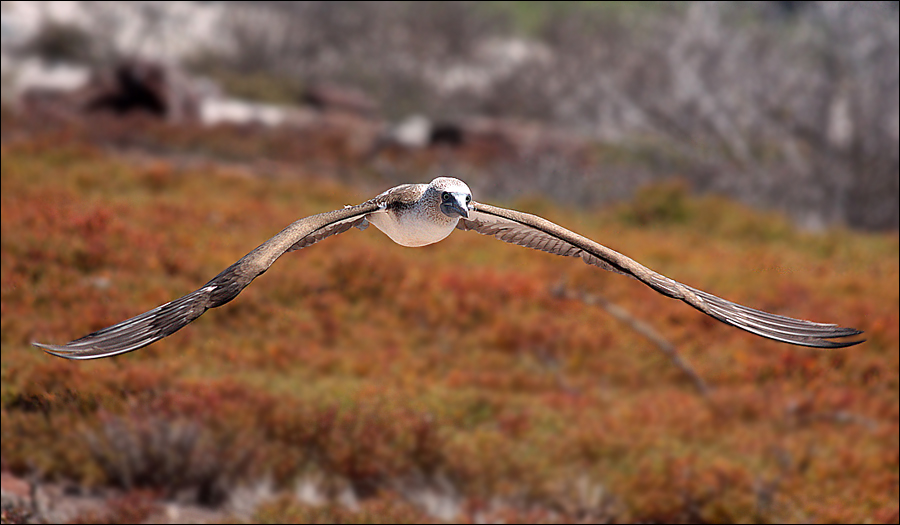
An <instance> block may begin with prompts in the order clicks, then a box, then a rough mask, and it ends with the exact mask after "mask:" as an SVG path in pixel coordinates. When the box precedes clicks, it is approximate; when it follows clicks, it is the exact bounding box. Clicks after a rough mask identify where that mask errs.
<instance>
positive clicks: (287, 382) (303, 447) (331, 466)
mask: <svg viewBox="0 0 900 525" xmlns="http://www.w3.org/2000/svg"><path fill="white" fill-rule="evenodd" d="M6 133H7V130H6V129H4V134H6ZM173 133H174V134H176V135H179V137H178V138H177V139H176V138H172V137H167V138H162V137H158V140H160V141H164V140H172V141H175V140H181V141H184V143H191V140H195V142H194V143H191V144H193V145H192V147H196V148H197V149H203V148H207V149H210V150H215V151H221V149H227V148H231V147H234V148H235V150H236V151H243V150H251V151H255V150H253V148H263V147H271V148H280V147H281V145H280V143H277V144H269V145H268V146H266V145H265V144H260V143H259V142H253V141H250V140H246V137H242V136H235V135H233V134H232V135H229V134H228V133H226V132H225V131H216V132H212V133H211V134H209V135H203V136H200V135H197V136H196V137H193V139H192V138H191V136H188V135H189V134H190V132H189V131H177V132H173ZM122 136H123V137H128V136H129V135H128V132H125V131H123V135H122ZM151 136H152V135H151ZM41 137H42V136H38V138H34V139H29V140H27V141H21V142H18V143H15V144H13V143H11V142H7V144H6V145H5V146H3V148H2V197H0V199H2V253H0V264H2V303H0V306H2V445H0V453H2V463H3V465H4V468H7V469H9V470H11V471H13V472H15V473H17V474H25V473H33V474H36V475H38V476H39V477H40V478H42V479H48V480H49V479H68V480H74V481H76V482H79V483H81V484H84V485H87V486H94V487H102V486H117V487H121V488H122V489H125V490H126V491H130V492H127V493H126V494H127V495H126V496H124V498H126V499H127V498H131V499H133V500H135V501H137V502H139V503H141V504H140V505H138V504H136V503H134V504H133V502H132V503H127V502H126V503H127V504H126V503H121V505H120V507H121V509H120V510H119V511H116V512H114V513H113V517H111V518H102V519H107V520H118V521H122V522H124V521H123V520H130V521H138V520H140V519H142V517H145V515H149V513H151V512H153V510H154V507H153V504H152V498H156V497H167V498H175V497H184V494H185V492H190V493H191V494H192V496H191V497H192V498H193V499H194V500H196V501H199V502H203V503H207V504H215V503H217V502H219V501H222V500H223V499H224V498H226V497H227V494H228V493H229V491H230V490H231V489H233V487H235V486H239V485H242V484H251V483H254V482H255V481H256V480H260V479H273V480H274V481H275V483H276V486H277V487H279V488H284V489H291V488H292V487H293V486H294V484H295V483H296V482H297V480H298V479H302V478H304V477H305V476H310V475H315V476H319V477H320V479H323V480H325V481H324V482H323V483H324V486H326V487H328V486H332V487H338V486H345V487H349V490H351V491H352V493H353V494H354V495H355V496H356V497H357V498H359V503H358V508H356V509H352V508H348V507H345V506H341V505H339V504H337V503H335V502H334V500H333V499H331V497H332V496H334V494H331V493H329V491H328V490H327V489H323V491H324V492H325V496H326V497H327V499H328V503H326V504H325V505H324V506H319V507H315V506H309V505H302V504H300V503H297V502H296V501H294V500H293V499H292V498H287V497H284V498H281V499H278V500H276V501H274V502H271V503H269V504H267V505H265V506H263V507H262V508H260V509H259V510H258V514H257V516H256V519H259V520H262V521H270V522H271V521H285V520H296V521H309V522H347V521H366V522H379V521H383V522H398V523H402V522H419V521H423V520H427V519H433V518H430V517H429V516H428V515H427V514H425V513H424V511H423V510H422V509H421V508H420V507H419V506H416V505H414V504H412V503H410V501H409V500H408V498H407V497H406V495H405V492H404V490H403V487H404V486H406V485H404V484H409V483H411V481H410V480H419V481H417V482H415V484H416V486H422V487H425V486H429V487H431V486H433V487H444V489H443V490H444V491H445V492H446V493H447V494H451V495H452V497H453V498H454V501H456V502H457V506H458V509H457V510H458V515H457V518H458V519H461V520H470V521H475V520H477V519H482V520H490V521H497V520H502V521H505V522H531V521H547V522H554V521H567V520H571V519H580V520H588V521H591V520H616V521H671V520H674V521H703V522H713V521H716V522H723V521H750V520H756V521H799V520H803V521H857V520H882V521H896V516H897V498H898V489H897V487H898V484H897V483H898V455H897V439H898V412H900V402H898V366H900V363H898V359H900V352H898V347H900V344H898V329H897V326H898V318H900V315H898V311H900V307H898V239H897V236H896V235H895V234H894V235H862V234H854V233H850V232H846V231H831V232H828V233H827V234H821V235H811V234H804V233H799V232H797V231H795V230H793V229H792V228H790V227H789V226H786V225H785V223H784V221H783V220H782V219H781V218H778V217H772V216H766V215H760V214H758V213H754V212H751V211H748V210H745V209H742V208H740V207H737V206H735V205H733V204H731V203H727V202H724V201H721V200H717V199H703V200H696V199H691V198H688V197H686V196H683V195H681V196H679V197H678V199H677V209H674V210H673V209H670V208H667V203H668V202H669V198H668V197H665V195H669V194H670V193H671V192H672V191H675V192H676V194H677V191H678V190H677V188H676V189H672V188H663V189H660V190H657V191H656V192H649V193H646V194H645V195H644V196H642V197H640V198H639V199H647V200H648V201H647V202H641V201H639V202H638V203H636V204H635V206H634V208H633V210H634V211H633V212H632V213H626V212H625V211H623V210H624V209H625V208H623V209H620V210H609V211H605V212H602V213H590V214H588V213H585V214H576V213H573V212H571V211H562V210H555V209H554V208H552V207H551V206H550V205H549V204H546V203H545V204H544V205H543V206H544V207H545V210H546V211H544V212H543V213H545V214H546V215H548V216H550V218H552V219H555V220H558V221H559V222H561V223H563V224H565V225H568V226H570V227H571V228H572V229H575V230H577V231H581V232H584V233H585V234H587V235H589V236H591V237H593V238H595V239H597V240H598V241H600V242H605V243H606V244H608V245H610V246H611V247H613V248H615V249H618V250H621V251H623V252H625V253H626V254H628V255H630V256H632V257H634V258H636V259H638V260H641V261H643V262H645V263H646V264H648V265H649V266H651V267H653V268H655V269H657V270H659V271H662V272H664V273H666V274H668V275H671V276H672V277H674V278H676V279H679V280H681V281H684V282H686V283H689V284H691V285H693V286H696V287H699V288H702V289H706V290H709V291H711V292H713V293H716V294H719V295H722V296H724V297H727V298H729V299H732V300H736V301H739V302H742V303H745V304H750V305H755V306H759V307H761V308H769V309H773V310H776V311H778V312H781V313H784V314H787V315H791V316H795V317H802V318H812V319H815V320H821V321H832V322H839V323H841V324H843V325H848V326H856V327H858V328H861V329H864V330H866V336H867V337H868V339H869V340H868V342H867V343H865V344H864V345H861V346H857V347H853V348H850V349H846V350H839V351H832V352H821V351H815V350H810V349H805V348H795V347H789V346H785V345H782V344H778V343H775V342H770V341H766V340H762V339H759V338H756V337H754V336H752V335H749V334H747V333H744V332H741V331H739V330H736V329H733V328H730V327H727V326H724V325H721V324H720V323H716V322H711V321H710V320H709V319H708V318H706V317H705V316H703V315H701V314H699V313H697V312H694V311H692V310H691V309H690V308H688V307H687V306H685V305H683V304H681V303H678V302H676V301H671V300H668V299H666V298H664V297H660V296H658V295H657V294H655V293H654V292H653V291H651V290H648V289H646V288H644V287H642V286H641V285H639V284H638V283H636V282H634V281H632V280H629V279H624V278H621V277H618V276H615V275H612V274H606V273H604V272H601V271H599V270H597V269H596V268H592V267H587V266H585V265H582V264H580V263H579V262H578V261H574V260H567V259H564V258H559V257H551V256H549V255H546V254H543V253H538V252H533V251H530V250H524V249H521V248H517V247H513V246H509V245H505V244H503V243H499V242H497V241H495V240H492V239H488V238H483V237H480V236H477V235H474V234H465V233H462V232H457V233H455V234H453V235H452V236H451V237H450V238H449V239H447V240H446V241H444V242H442V243H440V244H438V245H435V246H433V247H428V248H424V249H419V250H409V249H405V248H401V247H399V246H396V245H393V244H392V243H391V242H390V241H389V240H388V239H386V238H385V237H384V236H382V235H380V234H379V233H378V232H377V231H375V230H374V229H372V230H369V231H366V232H365V233H359V232H356V231H352V232H349V233H347V234H346V235H343V236H340V237H337V238H335V239H329V240H328V241H327V242H323V243H321V244H320V245H316V246H315V247H311V248H308V249H305V250H302V251H300V252H298V253H292V254H288V255H286V256H285V257H284V258H283V259H282V260H280V261H279V262H278V263H277V264H276V265H275V267H274V268H272V270H271V271H270V272H268V273H267V274H266V275H264V276H262V277H261V278H259V279H258V280H257V281H256V282H255V283H254V284H253V285H252V286H251V287H249V288H248V289H247V290H245V291H244V293H242V294H241V296H240V297H239V298H238V299H236V300H235V301H233V302H232V303H230V304H228V305H227V306H225V307H223V308H221V309H218V310H214V311H210V312H208V313H207V314H206V315H205V316H204V317H203V318H201V319H200V320H198V321H197V322H195V323H193V324H192V325H191V326H189V327H187V328H185V329H184V330H182V331H181V332H179V333H178V334H175V335H173V336H172V337H170V338H168V339H166V340H164V341H161V342H159V343H157V344H155V345H153V346H151V347H149V348H146V349H143V350H140V351H138V352H134V353H132V354H128V355H124V356H120V357H117V358H115V359H110V360H104V361H98V362H69V361H63V360H59V359H56V358H53V357H50V356H47V355H45V354H43V353H42V352H40V351H39V350H37V349H35V348H33V347H31V346H30V344H29V343H30V342H31V341H32V340H40V341H46V342H65V341H67V340H70V339H73V338H75V337H78V336H81V335H83V334H85V333H87V332H89V331H91V330H95V329H98V328H101V327H104V326H107V325H109V324H112V323H114V322H117V321H120V320H122V319H124V318H126V317H128V316H131V315H134V314H137V313H140V312H143V311H145V310H147V309H149V308H152V307H154V306H156V305H158V304H161V303H163V302H165V301H168V300H170V299H172V298H175V297H178V296H180V295H182V294H184V293H186V292H188V291H190V290H193V289H194V288H195V287H196V286H198V285H200V284H202V283H203V282H205V281H206V280H207V279H208V278H210V277H212V276H213V275H215V274H216V273H217V272H219V271H220V270H221V269H222V268H224V267H226V266H227V265H228V264H230V263H232V262H233V261H235V260H236V259H237V258H238V257H240V256H242V255H243V254H244V253H246V252H248V251H249V250H250V249H252V248H253V247H255V246H256V245H257V244H259V243H260V242H262V241H264V240H265V239H267V238H268V237H269V236H271V235H272V234H274V233H275V232H277V231H278V230H279V229H280V228H282V227H283V226H285V225H286V224H288V223H290V222H291V221H293V220H295V219H296V218H298V217H302V216H305V215H308V214H311V213H315V212H320V211H325V210H328V209H334V208H337V207H339V206H341V205H343V204H346V203H350V202H357V201H360V200H362V199H364V198H367V197H368V196H369V195H368V194H358V193H355V192H354V191H353V190H352V189H351V188H349V187H344V186H340V185H337V184H335V183H333V182H329V181H326V180H320V179H317V178H290V177H276V178H271V179H269V178H256V177H246V176H245V174H246V173H245V171H243V169H242V168H240V167H234V168H227V167H221V166H216V165H204V164H178V163H176V162H170V161H167V160H160V159H152V160H150V161H147V160H142V159H131V160H122V159H121V158H117V157H115V156H113V155H111V154H107V153H103V152H102V151H100V150H98V149H95V148H94V147H92V146H89V145H85V142H82V141H81V140H80V139H77V138H73V137H68V136H60V134H56V135H54V136H53V139H52V140H50V139H47V138H41ZM123 140H124V139H123ZM142 140H150V139H148V138H146V137H144V138H143V139H142ZM154 140H156V139H154ZM259 140H261V141H263V142H264V141H266V140H270V139H268V138H265V137H263V138H262V139H259ZM271 140H273V141H274V140H276V139H275V138H271ZM278 140H287V139H285V138H284V137H279V138H278ZM302 142H303V141H302V140H300V141H299V143H302ZM296 144H297V143H295V142H291V143H290V144H289V145H286V146H285V147H286V148H297V147H298V146H297V145H296ZM316 155H318V159H319V160H321V159H322V158H323V157H327V156H328V155H334V156H335V157H341V155H342V153H341V152H340V151H337V152H335V151H331V153H322V152H317V153H316ZM298 158H299V157H298ZM310 166H311V165H309V164H307V165H300V166H299V167H298V170H299V171H300V172H302V173H309V172H312V171H314V170H315V169H316V168H315V167H310ZM666 192H669V193H666ZM660 195H663V196H664V197H665V198H663V197H660ZM482 198H483V199H484V200H485V201H488V202H489V201H490V196H482ZM673 218H674V219H673ZM635 223H638V224H640V227H635V226H633V225H634V224H635ZM685 245H687V246H691V247H692V249H691V250H687V251H686V250H684V249H683V246H685ZM563 275H565V276H567V277H568V281H569V283H570V286H578V287H581V288H583V289H585V290H588V291H596V292H599V293H602V294H603V295H604V296H605V297H607V298H608V299H609V300H611V301H615V302H617V303H619V304H622V305H623V306H625V307H627V309H628V310H629V311H630V312H631V313H632V314H633V315H635V316H637V317H639V318H641V319H643V320H644V321H646V322H647V323H650V324H651V325H653V326H654V328H655V329H656V330H657V331H659V332H660V334H662V335H663V336H664V337H666V338H667V339H668V340H669V341H671V343H672V344H673V345H675V346H676V347H677V349H678V351H679V352H680V354H681V355H682V356H683V357H684V358H685V359H687V360H689V361H690V362H691V363H692V365H693V366H694V368H695V369H696V372H697V374H698V375H699V376H701V377H702V378H703V379H704V380H705V381H706V382H707V384H708V385H709V386H710V388H711V394H710V396H709V398H708V399H704V398H703V397H701V396H699V395H698V394H697V393H696V390H695V389H694V387H693V385H692V384H691V383H690V381H688V380H687V379H686V378H685V377H684V375H683V374H682V373H681V372H680V371H679V370H677V369H676V368H675V367H674V366H672V365H671V363H670V362H669V360H668V359H667V358H666V357H665V356H664V355H663V354H661V353H660V352H658V351H657V349H656V348H655V347H654V346H653V345H652V344H651V343H648V342H647V341H646V340H645V339H644V338H642V337H641V336H640V335H639V334H636V333H634V332H632V331H630V330H629V329H628V328H626V327H625V326H624V325H622V324H620V323H618V322H617V321H616V320H615V319H613V318H611V317H610V316H609V315H607V314H606V312H605V311H603V310H602V309H600V308H598V307H592V306H588V305H585V304H582V303H579V302H577V301H567V300H563V299H559V298H557V297H555V296H554V295H553V294H552V293H551V291H550V288H551V287H552V286H553V285H555V284H556V283H557V282H558V280H559V277H560V276H563ZM398 487H399V488H398ZM447 487H450V488H447ZM144 491H151V492H144ZM147 494H152V495H153V496H152V498H151V497H150V496H147ZM448 497H450V496H448ZM131 499H129V500H128V501H131ZM123 501H125V500H123ZM117 504H118V503H117ZM117 508H118V507H117ZM126 508H133V509H136V510H134V511H133V512H134V513H136V514H134V513H132V514H128V513H126V512H125V510H123V509H126ZM97 519H101V518H100V517H98V518H97ZM110 522H113V521H110Z"/></svg>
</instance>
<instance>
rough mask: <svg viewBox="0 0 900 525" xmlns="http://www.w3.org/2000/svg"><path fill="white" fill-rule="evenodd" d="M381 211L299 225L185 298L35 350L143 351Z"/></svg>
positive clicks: (366, 208)
mask: <svg viewBox="0 0 900 525" xmlns="http://www.w3.org/2000/svg"><path fill="white" fill-rule="evenodd" d="M382 207H383V204H382V203H380V202H379V201H378V200H377V199H373V200H370V201H367V202H365V203H363V204H359V205H357V206H348V207H346V208H344V209H341V210H335V211H332V212H327V213H320V214H318V215H313V216H310V217H307V218H305V219H300V220H299V221H297V222H295V223H293V224H291V225H290V226H288V227H287V228H285V229H284V230H282V231H281V232H280V233H278V234H277V235H275V236H274V237H272V238H271V239H269V240H268V241H266V242H264V243H263V244H261V245H259V246H258V247H257V248H256V249H255V250H253V251H252V252H250V253H248V254H247V255H245V256H243V257H241V259H240V260H239V261H237V262H236V263H234V264H232V265H231V266H229V267H228V268H226V269H225V270H223V271H222V273H220V274H219V275H217V276H215V277H213V278H212V279H211V280H210V281H209V282H208V283H206V284H205V285H203V286H202V287H201V288H199V289H198V290H195V291H193V292H191V293H189V294H187V295H185V296H184V297H181V298H179V299H175V300H174V301H172V302H169V303H166V304H164V305H162V306H158V307H156V308H154V309H153V310H150V311H149V312H144V313H142V314H141V315H138V316H136V317H132V318H131V319H128V320H126V321H122V322H121V323H118V324H114V325H112V326H110V327H107V328H104V329H102V330H98V331H96V332H94V333H91V334H88V335H86V336H84V337H82V338H79V339H76V340H74V341H72V342H70V343H68V344H65V345H48V344H42V343H32V344H34V346H37V347H40V348H43V349H44V350H45V351H46V352H47V353H50V354H53V355H55V356H59V357H65V358H68V359H97V358H101V357H110V356H114V355H118V354H124V353H126V352H131V351H133V350H137V349H138V348H143V347H145V346H147V345H149V344H150V343H153V342H155V341H159V340H160V339H162V338H164V337H166V336H169V335H171V334H173V333H175V332H177V331H178V330H180V329H182V328H184V327H185V326H187V324H188V323H190V322H191V321H193V320H194V319H196V318H198V317H200V316H201V315H203V312H205V311H207V310H209V309H210V308H215V307H217V306H222V305H223V304H225V303H227V302H229V301H231V300H232V299H234V298H235V297H237V296H238V294H239V293H241V290H243V289H244V288H245V287H246V286H247V285H248V284H250V282H252V281H253V279H255V278H257V277H258V276H260V275H262V274H263V273H264V272H265V271H266V270H268V269H269V266H271V265H272V263H274V262H275V260H276V259H278V258H279V257H280V256H281V255H282V254H283V253H285V252H290V251H294V250H299V249H301V248H305V247H307V246H310V245H312V244H315V243H317V242H319V241H321V240H322V239H325V238H326V237H330V236H332V235H337V234H339V233H343V232H345V231H347V230H349V229H350V228H352V227H354V226H355V227H358V228H365V227H366V226H367V225H368V222H367V221H366V215H368V214H370V213H376V212H378V211H379V210H381V209H382Z"/></svg>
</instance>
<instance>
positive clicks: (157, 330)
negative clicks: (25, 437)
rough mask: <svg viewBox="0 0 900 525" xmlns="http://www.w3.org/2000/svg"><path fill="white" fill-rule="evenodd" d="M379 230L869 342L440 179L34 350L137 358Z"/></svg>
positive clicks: (752, 323) (381, 197) (826, 338)
mask: <svg viewBox="0 0 900 525" xmlns="http://www.w3.org/2000/svg"><path fill="white" fill-rule="evenodd" d="M370 224H372V225H374V226H375V227H376V228H377V229H378V230H380V231H382V232H383V233H384V234H386V235H387V236H388V237H390V238H391V239H392V240H393V241H394V242H396V243H397V244H400V245H402V246H409V247H419V246H426V245H429V244H434V243H436V242H438V241H441V240H443V239H445V238H446V237H447V236H449V235H450V234H451V233H452V232H453V231H454V230H457V229H458V230H464V231H468V230H471V231H475V232H477V233H480V234H483V235H489V236H493V237H495V238H497V239H499V240H501V241H504V242H507V243H511V244H516V245H519V246H525V247H528V248H533V249H536V250H541V251H544V252H548V253H551V254H555V255H561V256H564V257H578V258H580V259H581V260H582V261H584V262H585V263H587V264H590V265H593V266H598V267H600V268H602V269H605V270H609V271H612V272H615V273H619V274H624V275H626V276H629V277H632V278H634V279H636V280H638V281H640V282H642V283H644V284H645V285H647V286H649V287H650V288H652V289H654V290H656V291H657V292H659V293H661V294H663V295H666V296H668V297H671V298H674V299H679V300H681V301H683V302H685V303H687V304H688V305H690V306H692V307H694V308H696V309H697V310H700V311H701V312H703V313H705V314H707V315H709V316H711V317H713V318H715V319H717V320H719V321H721V322H723V323H726V324H729V325H731V326H734V327H737V328H740V329H742V330H746V331H747V332H750V333H753V334H756V335H758V336H762V337H766V338H769V339H774V340H776V341H781V342H784V343H790V344H794V345H801V346H808V347H815V348H843V347H848V346H852V345H855V344H859V343H861V342H863V341H862V340H857V341H832V340H831V339H837V338H845V337H850V336H855V335H859V334H862V333H863V332H862V331H860V330H857V329H855V328H844V327H840V326H837V325H835V324H827V323H816V322H812V321H805V320H801V319H794V318H791V317H785V316H781V315H776V314H772V313H768V312H764V311H761V310H756V309H753V308H749V307H747V306H743V305H740V304H737V303H733V302H731V301H728V300H725V299H722V298H720V297H717V296H715V295H712V294H710V293H707V292H704V291H701V290H698V289H696V288H692V287H690V286H687V285H685V284H682V283H680V282H677V281H675V280H673V279H670V278H668V277H666V276H664V275H661V274H659V273H657V272H655V271H653V270H651V269H649V268H647V267H646V266H644V265H642V264H640V263H638V262H636V261H635V260H633V259H631V258H629V257H627V256H625V255H622V254H621V253H619V252H616V251H614V250H612V249H610V248H607V247H606V246H603V245H601V244H599V243H597V242H595V241H592V240H590V239H588V238H586V237H583V236H581V235H578V234H577V233H575V232H572V231H570V230H567V229H565V228H563V227H562V226H559V225H558V224H556V223H553V222H551V221H549V220H547V219H544V218H542V217H538V216H536V215H532V214H529V213H524V212H520V211H516V210H511V209H507V208H500V207H496V206H492V205H489V204H483V203H480V202H476V201H474V200H473V199H472V191H471V190H470V189H469V186H468V185H466V183H465V182H463V181H461V180H459V179H456V178H453V177H438V178H436V179H434V180H432V181H431V182H430V183H428V184H402V185H400V186H396V187H394V188H391V189H389V190H387V191H384V192H382V193H380V194H378V195H377V196H375V197H374V198H372V199H369V200H367V201H365V202H363V203H362V204H357V205H355V206H345V207H344V208H342V209H338V210H334V211H329V212H325V213H320V214H317V215H311V216H309V217H306V218H304V219H300V220H298V221H296V222H294V223H292V224H290V225H289V226H287V227H286V228H284V229H283V230H281V232H279V233H278V234H276V235H275V236H274V237H272V238H270V239H269V240H267V241H266V242H264V243H262V244H261V245H259V246H258V247H256V248H255V249H254V250H253V251H251V252H250V253H248V254H247V255H245V256H243V257H241V258H240V259H239V260H238V261H237V262H235V263H234V264H232V265H231V266H229V267H228V268H225V270H223V271H222V272H221V273H219V274H218V275H216V276H215V277H213V278H212V279H210V280H209V282H207V283H206V284H204V285H203V286H201V287H200V288H198V289H197V290H195V291H193V292H191V293H189V294H187V295H185V296H183V297H180V298H178V299H175V300H173V301H170V302H168V303H166V304H163V305H161V306H158V307H156V308H154V309H152V310H150V311H147V312H144V313H142V314H140V315H138V316H135V317H132V318H131V319H127V320H125V321H122V322H120V323H117V324H114V325H112V326H109V327H107V328H103V329H101V330H98V331H96V332H93V333H90V334H88V335H85V336H84V337H81V338H78V339H75V340H74V341H71V342H69V343H67V344H64V345H51V344H43V343H37V342H34V343H32V344H33V345H34V346H36V347H38V348H41V349H43V350H44V351H46V352H47V353H49V354H52V355H55V356H59V357H64V358H68V359H97V358H103V357H111V356H115V355H119V354H124V353H127V352H132V351H134V350H137V349H139V348H143V347H145V346H147V345H149V344H151V343H154V342H156V341H159V340H160V339H163V338H165V337H168V336H170V335H172V334H173V333H175V332H177V331H178V330H180V329H182V328H184V327H185V326H187V325H188V324H189V323H191V322H192V321H194V320H195V319H197V318H198V317H200V316H201V315H202V314H203V313H204V312H206V311H207V310H209V309H210V308H216V307H219V306H222V305H224V304H226V303H228V302H230V301H231V300H232V299H234V298H235V297H237V296H238V294H239V293H241V291H242V290H243V289H244V288H245V287H246V286H247V285H249V284H250V283H251V282H252V281H253V280H254V279H256V278H257V277H259V276H260V275H262V274H263V273H265V272H266V270H268V269H269V267H270V266H271V265H272V263H274V262H275V260H276V259H278V258H279V257H281V256H282V255H283V254H285V253H287V252H292V251H296V250H300V249H302V248H307V247H309V246H312V245H313V244H316V243H318V242H320V241H322V240H324V239H326V238H328V237H331V236H334V235H338V234H340V233H344V232H346V231H348V230H350V229H352V228H357V229H359V230H365V229H366V228H367V227H368V226H369V225H370Z"/></svg>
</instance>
